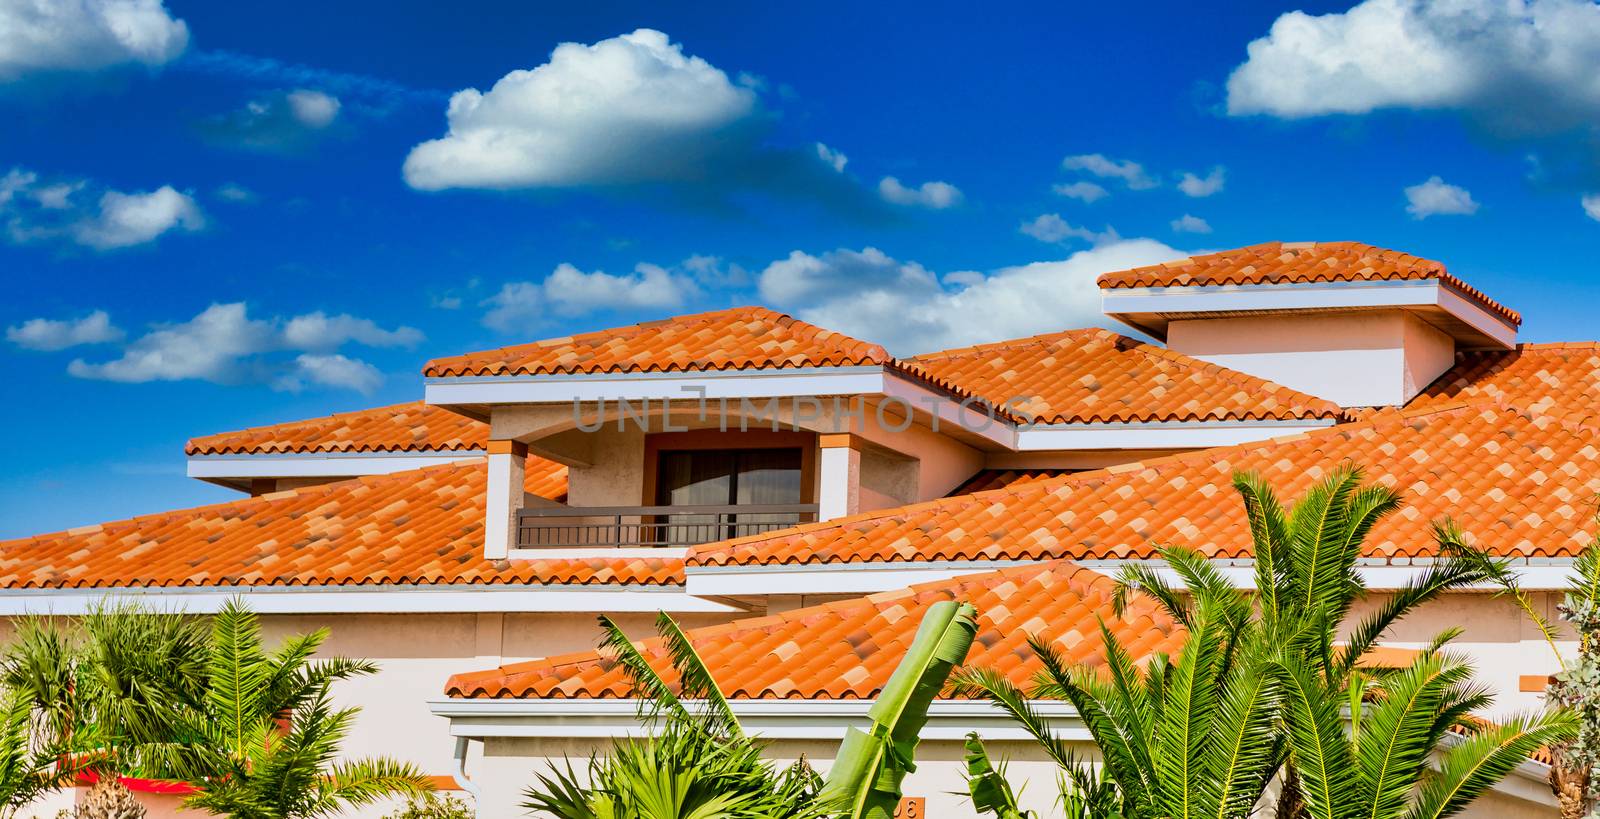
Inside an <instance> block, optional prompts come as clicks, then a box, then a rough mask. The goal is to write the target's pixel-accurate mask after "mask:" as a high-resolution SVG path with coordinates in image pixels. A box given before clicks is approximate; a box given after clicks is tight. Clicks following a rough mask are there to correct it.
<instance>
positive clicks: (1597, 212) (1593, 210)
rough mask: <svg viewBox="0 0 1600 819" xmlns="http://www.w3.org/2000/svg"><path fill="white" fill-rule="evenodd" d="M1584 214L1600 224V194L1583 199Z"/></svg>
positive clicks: (1593, 194)
mask: <svg viewBox="0 0 1600 819" xmlns="http://www.w3.org/2000/svg"><path fill="white" fill-rule="evenodd" d="M1581 201H1582V202H1583V212H1584V213H1585V214H1587V215H1588V217H1589V218H1590V219H1593V220H1595V221H1596V222H1600V193H1592V194H1589V195H1588V196H1585V197H1583V199H1582V200H1581Z"/></svg>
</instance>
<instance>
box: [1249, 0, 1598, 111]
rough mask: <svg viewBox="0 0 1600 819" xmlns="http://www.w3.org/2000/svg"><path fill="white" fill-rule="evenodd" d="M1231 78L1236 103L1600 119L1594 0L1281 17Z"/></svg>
mask: <svg viewBox="0 0 1600 819" xmlns="http://www.w3.org/2000/svg"><path fill="white" fill-rule="evenodd" d="M1248 55H1249V56H1248V59H1246V61H1245V62H1244V63H1243V64H1242V65H1240V66H1239V67H1238V68H1236V69H1235V70H1234V72H1233V74H1232V75H1231V76H1230V77H1229V78H1228V85H1227V93H1228V111H1229V113H1232V114H1270V115H1273V116H1278V117H1289V118H1293V117H1308V116H1318V115H1324V114H1362V113H1366V112H1369V111H1373V110H1376V109H1380V108H1414V109H1434V110H1455V111H1459V112H1461V113H1462V114H1463V115H1464V116H1466V117H1467V118H1468V119H1469V120H1471V121H1473V122H1476V123H1478V124H1480V125H1484V126H1487V127H1488V128H1490V129H1491V130H1495V131H1499V132H1503V133H1552V132H1557V131H1562V130H1566V129H1570V128H1575V127H1590V126H1592V125H1593V124H1594V123H1595V122H1596V120H1600V81H1597V80H1596V78H1597V74H1596V72H1595V66H1596V65H1597V64H1600V6H1597V5H1596V4H1595V3H1593V2H1591V0H1531V1H1530V2H1522V1H1521V0H1453V1H1452V2H1434V3H1428V2H1418V1H1417V0H1366V1H1365V2H1362V3H1360V4H1359V5H1357V6H1355V7H1354V8H1352V9H1350V10H1349V11H1345V12H1342V13H1336V14H1324V15H1310V14H1306V13H1304V12H1300V11H1294V12H1289V13H1287V14H1284V15H1282V16H1280V17H1279V18H1278V19H1277V20H1276V21H1275V22H1274V23H1273V24H1272V28H1271V29H1270V30H1269V31H1268V32H1267V35H1266V36H1265V37H1262V38H1260V39H1258V40H1255V41H1254V42H1252V43H1250V45H1249V47H1248Z"/></svg>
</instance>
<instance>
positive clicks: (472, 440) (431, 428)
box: [184, 401, 489, 455]
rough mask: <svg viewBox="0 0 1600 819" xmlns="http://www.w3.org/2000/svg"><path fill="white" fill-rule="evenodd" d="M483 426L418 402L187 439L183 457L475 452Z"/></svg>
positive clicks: (485, 434)
mask: <svg viewBox="0 0 1600 819" xmlns="http://www.w3.org/2000/svg"><path fill="white" fill-rule="evenodd" d="M488 440H489V425H488V424H485V423H482V422H480V421H475V420H473V419H471V418H468V417H466V416H464V415H458V414H456V413H454V412H451V411H450V410H447V409H441V408H439V407H432V406H429V405H427V404H424V403H422V402H421V401H411V402H409V403H405V404H395V405H393V406H388V407H373V408H372V409H365V410H359V411H356V412H341V413H338V414H336V415H329V416H326V417H323V418H312V419H309V420H305V421H290V422H288V423H284V424H271V425H268V426H262V427H251V428H249V429H242V430H239V431H237V432H219V433H217V434H215V435H205V436H201V437H199V438H193V439H190V441H189V443H188V445H187V446H185V447H184V452H185V453H186V454H189V455H264V454H274V453H291V452H421V451H428V452H456V451H460V450H481V449H483V448H484V447H485V446H486V445H487V442H488Z"/></svg>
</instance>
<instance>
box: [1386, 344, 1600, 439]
mask: <svg viewBox="0 0 1600 819" xmlns="http://www.w3.org/2000/svg"><path fill="white" fill-rule="evenodd" d="M1463 401H1492V402H1496V403H1500V404H1504V405H1506V406H1514V407H1518V408H1521V409H1524V410H1527V411H1529V412H1534V413H1538V414H1540V415H1549V416H1553V417H1556V418H1560V419H1562V420H1564V421H1567V422H1569V423H1573V424H1578V425H1580V426H1584V427H1587V428H1590V429H1600V343H1595V342H1590V341H1586V342H1579V343H1563V344H1520V345H1518V346H1517V348H1516V349H1515V350H1503V351H1493V350H1485V351H1476V350H1474V351H1468V352H1462V353H1457V354H1456V364H1455V366H1454V367H1452V368H1451V369H1449V370H1448V371H1446V372H1445V373H1444V375H1441V376H1439V377H1438V378H1436V379H1434V382H1433V383H1432V384H1430V385H1428V388H1427V389H1426V390H1424V391H1423V392H1422V394H1421V395H1418V396H1417V397H1416V398H1413V399H1411V403H1410V404H1409V405H1408V406H1410V407H1415V408H1423V407H1434V406H1440V405H1446V404H1451V403H1459V402H1463Z"/></svg>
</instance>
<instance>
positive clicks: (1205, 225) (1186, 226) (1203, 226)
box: [1172, 213, 1211, 233]
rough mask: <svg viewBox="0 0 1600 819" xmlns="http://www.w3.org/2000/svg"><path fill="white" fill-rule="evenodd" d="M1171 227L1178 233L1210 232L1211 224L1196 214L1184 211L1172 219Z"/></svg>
mask: <svg viewBox="0 0 1600 819" xmlns="http://www.w3.org/2000/svg"><path fill="white" fill-rule="evenodd" d="M1172 229H1173V230H1174V231H1176V232H1178V233H1210V232H1211V224H1210V223H1209V222H1207V221H1206V220H1204V219H1201V218H1200V217H1198V216H1194V215H1192V214H1188V213H1185V214H1184V215H1182V216H1179V217H1178V218H1176V219H1173V220H1172Z"/></svg>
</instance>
